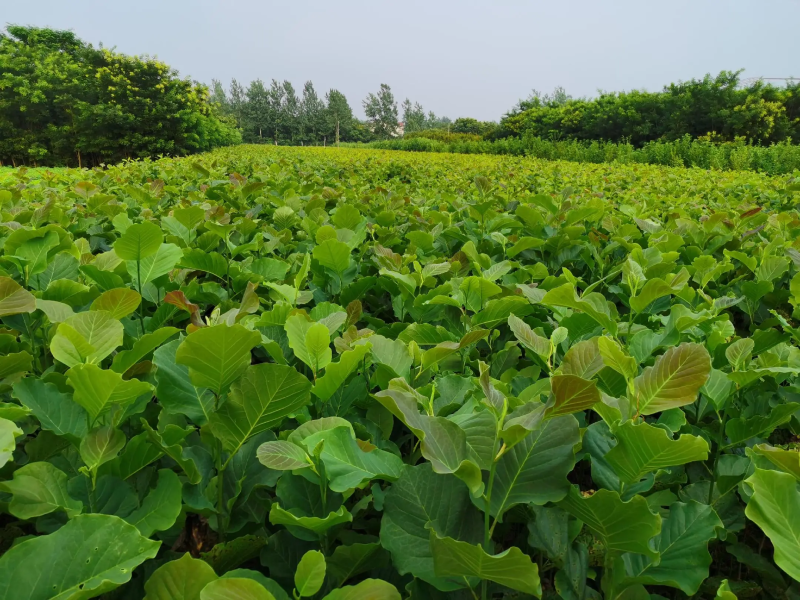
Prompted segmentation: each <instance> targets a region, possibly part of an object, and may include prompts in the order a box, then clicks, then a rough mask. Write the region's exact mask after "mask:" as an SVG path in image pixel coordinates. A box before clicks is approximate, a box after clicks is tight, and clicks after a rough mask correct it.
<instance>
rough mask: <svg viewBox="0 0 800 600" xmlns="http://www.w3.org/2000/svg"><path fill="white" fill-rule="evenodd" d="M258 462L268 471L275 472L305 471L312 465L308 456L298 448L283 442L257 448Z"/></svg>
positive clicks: (269, 443)
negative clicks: (273, 470)
mask: <svg viewBox="0 0 800 600" xmlns="http://www.w3.org/2000/svg"><path fill="white" fill-rule="evenodd" d="M258 460H259V462H260V463H261V464H262V465H264V466H265V467H267V468H268V469H275V470H276V471H292V470H295V469H305V468H307V467H309V466H311V464H312V462H311V459H310V458H309V456H308V454H307V453H306V452H305V451H304V450H303V449H302V448H301V447H300V446H298V445H297V444H293V443H292V442H286V441H284V440H279V441H275V442H265V443H263V444H261V445H260V446H259V447H258Z"/></svg>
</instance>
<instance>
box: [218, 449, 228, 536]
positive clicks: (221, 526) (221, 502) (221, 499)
mask: <svg viewBox="0 0 800 600" xmlns="http://www.w3.org/2000/svg"><path fill="white" fill-rule="evenodd" d="M227 465H228V462H227V461H226V462H225V464H223V463H222V442H220V441H217V530H218V531H217V533H219V539H220V541H221V542H224V541H225V517H224V513H225V493H224V492H225V490H224V489H223V485H224V475H225V467H226V466H227Z"/></svg>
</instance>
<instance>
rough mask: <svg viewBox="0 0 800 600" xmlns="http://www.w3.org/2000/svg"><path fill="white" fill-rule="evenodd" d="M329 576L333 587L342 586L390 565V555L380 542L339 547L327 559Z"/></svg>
mask: <svg viewBox="0 0 800 600" xmlns="http://www.w3.org/2000/svg"><path fill="white" fill-rule="evenodd" d="M326 562H327V564H328V576H329V577H330V583H331V585H333V586H340V585H342V584H343V583H344V582H345V581H347V580H348V579H350V578H352V577H356V576H358V575H361V574H362V573H365V572H367V571H371V570H373V569H380V568H384V567H387V566H388V565H389V562H390V560H389V554H388V553H387V552H386V550H384V549H383V546H381V545H380V544H379V543H378V542H374V543H365V544H350V545H347V546H345V545H342V546H337V547H336V549H335V550H334V551H333V554H332V555H331V556H329V557H327V560H326Z"/></svg>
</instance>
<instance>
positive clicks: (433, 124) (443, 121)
mask: <svg viewBox="0 0 800 600" xmlns="http://www.w3.org/2000/svg"><path fill="white" fill-rule="evenodd" d="M452 123H453V120H452V119H450V118H449V117H437V116H436V115H435V114H434V113H433V111H430V112H429V113H428V117H427V126H428V127H427V129H443V128H446V127H447V126H449V125H451V124H452Z"/></svg>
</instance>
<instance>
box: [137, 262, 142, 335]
mask: <svg viewBox="0 0 800 600" xmlns="http://www.w3.org/2000/svg"><path fill="white" fill-rule="evenodd" d="M136 285H137V287H138V288H139V296H142V261H141V260H138V259H137V261H136ZM139 325H141V327H142V335H144V296H142V297H141V301H140V302H139Z"/></svg>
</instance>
